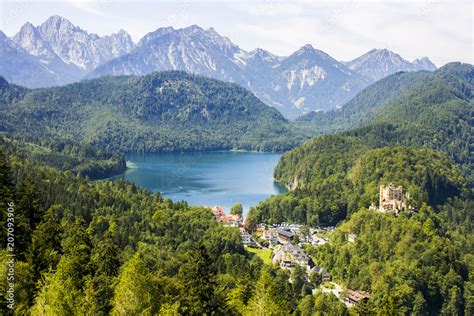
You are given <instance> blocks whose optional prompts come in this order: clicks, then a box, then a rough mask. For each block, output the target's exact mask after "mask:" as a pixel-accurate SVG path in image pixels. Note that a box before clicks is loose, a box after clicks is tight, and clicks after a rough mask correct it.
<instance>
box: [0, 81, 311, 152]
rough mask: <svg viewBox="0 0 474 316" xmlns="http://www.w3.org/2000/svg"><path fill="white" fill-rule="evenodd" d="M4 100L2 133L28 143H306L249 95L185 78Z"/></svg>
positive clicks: (90, 84) (211, 146)
mask: <svg viewBox="0 0 474 316" xmlns="http://www.w3.org/2000/svg"><path fill="white" fill-rule="evenodd" d="M1 91H4V93H5V94H8V95H11V94H12V93H13V92H12V91H15V89H14V86H11V85H10V86H8V87H7V88H4V89H2V90H1ZM2 99H7V100H10V101H11V102H10V103H9V104H8V105H7V106H3V107H2V108H1V109H0V113H1V118H0V126H1V127H2V131H4V132H6V133H8V134H9V135H10V136H12V137H14V138H21V139H24V140H28V139H37V138H56V137H62V138H65V139H68V140H71V141H74V142H77V143H86V144H90V145H93V146H97V147H99V148H102V149H105V150H111V151H117V150H118V151H125V152H132V151H133V152H138V151H147V152H151V151H177V150H184V151H186V150H218V149H248V150H268V151H278V150H285V149H288V148H291V147H292V146H294V145H296V144H298V143H299V142H300V141H301V140H302V138H301V137H300V136H299V135H297V134H296V133H295V132H294V131H293V129H292V128H291V125H290V123H289V122H288V121H287V120H286V119H284V118H283V116H281V114H280V113H279V112H278V111H277V110H275V109H273V108H271V107H269V106H266V105H265V104H263V103H262V102H261V101H260V100H258V99H257V98H256V97H255V96H254V95H252V94H251V93H250V92H248V91H247V90H245V89H244V88H241V87H239V86H237V85H235V84H230V83H224V82H220V81H217V80H214V79H208V78H204V77H200V76H195V75H190V74H186V73H183V72H164V73H154V74H151V75H148V76H144V77H135V76H121V77H105V78H100V79H95V80H89V81H82V82H79V83H74V84H70V85H67V86H62V87H54V88H43V89H36V90H27V91H24V93H23V94H21V95H20V94H18V97H16V98H13V99H12V97H8V98H7V97H6V96H2Z"/></svg>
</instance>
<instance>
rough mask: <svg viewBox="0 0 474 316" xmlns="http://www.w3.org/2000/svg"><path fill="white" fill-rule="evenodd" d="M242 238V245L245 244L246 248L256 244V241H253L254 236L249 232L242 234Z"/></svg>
mask: <svg viewBox="0 0 474 316" xmlns="http://www.w3.org/2000/svg"><path fill="white" fill-rule="evenodd" d="M240 237H241V238H242V244H244V246H248V245H253V244H255V240H253V238H252V235H250V234H249V233H247V232H243V233H241V234H240Z"/></svg>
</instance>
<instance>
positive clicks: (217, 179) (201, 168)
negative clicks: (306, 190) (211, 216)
mask: <svg viewBox="0 0 474 316" xmlns="http://www.w3.org/2000/svg"><path fill="white" fill-rule="evenodd" d="M280 156H281V154H277V153H260V152H238V151H213V152H187V153H147V154H129V155H127V156H126V157H125V159H126V160H127V167H128V169H127V171H126V172H125V173H124V174H123V175H120V176H118V177H115V178H122V179H125V180H127V181H130V182H134V183H136V184H137V185H139V186H142V187H145V188H147V189H148V190H150V191H152V192H157V191H159V192H161V193H162V194H163V195H164V196H165V197H169V198H171V199H172V200H173V201H181V200H185V201H187V202H188V204H189V205H200V206H214V205H219V206H222V207H223V208H224V210H225V211H226V212H228V211H229V209H230V207H231V206H232V205H233V204H234V203H237V202H240V203H242V205H243V207H244V213H246V211H247V210H248V209H249V208H250V207H251V206H256V205H257V204H258V203H259V202H260V201H263V200H265V199H266V198H268V197H269V196H270V195H272V194H280V193H284V192H286V189H285V187H284V186H282V185H280V184H279V183H278V182H275V181H274V180H273V170H274V169H275V166H276V164H277V162H278V159H279V158H280Z"/></svg>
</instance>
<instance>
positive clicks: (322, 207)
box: [256, 64, 474, 225]
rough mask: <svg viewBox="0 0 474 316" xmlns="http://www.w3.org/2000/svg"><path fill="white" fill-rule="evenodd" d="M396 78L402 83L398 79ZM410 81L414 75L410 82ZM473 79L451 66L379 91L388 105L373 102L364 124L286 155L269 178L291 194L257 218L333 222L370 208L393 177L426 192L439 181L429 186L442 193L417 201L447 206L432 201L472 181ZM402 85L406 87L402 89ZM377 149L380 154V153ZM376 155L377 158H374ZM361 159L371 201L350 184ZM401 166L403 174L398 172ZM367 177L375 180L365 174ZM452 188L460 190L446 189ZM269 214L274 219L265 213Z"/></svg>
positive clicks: (463, 68) (467, 69) (264, 207)
mask: <svg viewBox="0 0 474 316" xmlns="http://www.w3.org/2000/svg"><path fill="white" fill-rule="evenodd" d="M395 76H396V77H400V76H401V78H403V79H407V77H406V76H404V75H403V74H397V75H395ZM413 76H417V77H419V78H417V79H416V80H414V81H413V82H412V84H409V82H411V81H412V77H413ZM473 76H474V72H473V67H472V66H471V65H463V64H450V65H448V66H446V67H443V68H441V69H440V70H438V71H436V72H435V73H433V74H426V73H421V74H411V75H410V76H409V77H408V80H403V81H402V84H401V85H399V86H395V90H398V91H397V92H395V93H389V92H384V93H380V94H378V95H379V96H382V97H378V96H375V97H374V98H373V99H375V100H376V101H378V100H382V99H385V97H386V96H388V99H390V103H388V102H387V103H383V106H379V105H378V104H382V103H378V102H372V104H373V108H374V107H376V106H379V108H378V109H377V110H376V111H374V112H375V114H374V115H373V119H372V121H370V122H367V123H365V124H364V125H365V126H364V127H360V128H357V129H353V130H350V131H348V132H339V133H336V134H335V135H322V136H318V137H316V138H314V139H312V140H311V141H309V142H307V143H305V144H303V145H302V146H300V147H298V148H295V149H293V150H291V151H289V152H287V153H285V154H284V155H283V156H282V158H281V159H280V161H279V163H278V165H277V167H276V169H275V172H274V175H275V178H276V179H278V180H279V181H281V182H282V183H284V184H285V185H287V186H288V187H290V188H291V189H292V190H293V191H292V192H290V193H288V194H286V195H282V196H277V197H273V198H271V199H269V200H268V201H267V202H265V203H262V204H261V205H260V206H259V207H258V208H257V211H256V214H257V215H258V216H259V217H260V218H261V219H266V220H271V221H276V222H278V221H284V220H296V221H299V222H303V223H307V224H311V225H318V224H326V225H327V224H335V223H337V222H338V221H340V220H342V219H344V218H345V217H346V216H347V215H348V214H350V213H352V212H355V211H357V210H358V209H359V208H361V207H368V206H369V205H370V202H371V199H372V200H373V199H374V198H375V196H374V195H376V193H377V192H376V191H373V190H374V189H373V188H374V187H376V186H377V185H378V183H379V182H380V181H395V180H397V181H396V182H401V183H405V184H406V185H408V184H409V183H416V182H417V181H421V182H420V183H419V184H418V185H417V188H413V191H420V190H421V191H420V192H423V191H426V190H428V189H427V187H426V186H427V185H428V184H427V183H429V182H430V181H435V180H433V179H437V180H436V181H441V182H440V183H438V182H436V181H435V183H433V184H430V185H429V187H430V186H433V187H436V188H444V189H443V191H442V192H441V191H440V192H437V193H434V192H431V193H429V192H428V193H426V194H420V195H419V196H424V198H422V199H420V200H419V201H418V202H419V203H422V202H426V203H429V204H430V205H432V206H433V207H437V206H439V205H440V204H443V203H444V202H443V201H442V200H436V201H434V200H432V196H440V197H441V196H443V195H444V194H445V193H448V192H450V193H451V196H457V195H459V194H460V192H461V191H462V190H461V188H463V187H466V186H467V184H466V182H465V181H467V183H471V184H472V183H473V182H472V181H473V174H474V172H473V157H472V152H473V150H472V148H473V139H472V127H473V121H472V112H473V110H474V104H473V102H472V88H473V86H472V84H471V82H472V78H473ZM388 79H389V78H387V80H388ZM380 86H383V82H382V83H381V82H379V83H378V84H376V87H380ZM400 86H406V87H408V88H407V89H400ZM375 91H380V90H377V89H376V90H375ZM368 92H370V90H366V91H365V92H364V94H361V95H362V96H364V95H365V96H370V95H372V94H370V93H368ZM366 99H369V98H366ZM352 104H353V105H358V106H359V108H362V106H363V105H367V104H368V103H364V102H362V101H361V100H358V101H357V102H354V103H352ZM356 115H358V116H359V117H360V114H358V113H357V111H356V110H354V112H353V115H352V116H349V117H352V118H353V117H355V116H356ZM399 146H403V147H399ZM378 148H381V149H380V151H378V152H377V150H379V149H378ZM384 148H386V149H384ZM422 148H427V149H422ZM374 150H376V151H375V154H372V155H371V154H370V153H374ZM424 150H426V152H425V151H424ZM433 150H435V151H433ZM411 151H414V152H411ZM397 153H399V154H397ZM367 155H368V156H367ZM377 156H378V157H377ZM364 157H372V158H371V159H370V161H368V162H366V163H365V164H364V166H365V167H366V168H368V167H369V166H372V165H374V166H377V168H376V169H374V170H372V171H371V172H372V173H373V175H372V176H375V178H374V182H373V183H372V186H374V187H372V189H370V190H372V191H371V192H372V193H371V194H369V196H365V194H366V193H365V192H366V190H367V188H366V187H365V185H366V184H364V185H363V186H361V184H358V182H356V183H354V182H353V178H351V176H350V175H351V174H353V173H352V172H351V170H352V169H353V168H354V167H355V166H356V165H357V164H358V161H359V164H360V159H364ZM426 157H429V158H428V159H426ZM379 158H380V159H381V160H382V162H383V161H384V160H387V162H388V161H390V160H391V159H394V161H392V162H391V163H390V164H385V165H380V163H382V162H380V161H378V160H377V159H379ZM437 161H439V162H437ZM417 165H418V166H417ZM443 166H451V167H450V168H453V170H457V171H456V173H457V174H458V176H456V177H455V178H456V179H458V180H459V179H461V178H460V177H466V178H467V180H459V181H458V180H456V181H454V184H453V183H451V184H449V183H448V182H449V181H448V179H449V178H450V176H448V175H451V174H452V172H451V171H449V172H442V170H443ZM384 168H385V169H384ZM398 168H402V169H400V170H399V171H397V170H398ZM402 170H404V171H403V172H402ZM422 170H424V171H422ZM420 172H421V173H420ZM386 173H388V175H386ZM437 173H439V174H438V175H437V176H435V174H437ZM394 174H395V175H396V176H395V175H394ZM462 174H463V176H461V175H462ZM433 177H434V178H433ZM438 178H439V179H438ZM364 179H365V180H368V179H372V177H371V176H370V173H368V174H367V175H365V176H364ZM426 179H431V180H429V181H428V180H426ZM446 181H448V182H446ZM452 187H454V188H457V191H456V190H453V189H448V188H452ZM370 190H369V191H370ZM428 191H429V190H428ZM364 196H365V197H364ZM270 210H271V212H272V214H269V213H268V212H269V211H270Z"/></svg>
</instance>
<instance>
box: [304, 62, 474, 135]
mask: <svg viewBox="0 0 474 316" xmlns="http://www.w3.org/2000/svg"><path fill="white" fill-rule="evenodd" d="M473 71H474V70H473V67H472V65H469V64H461V63H449V64H446V65H445V66H443V67H441V68H439V69H438V70H436V71H434V72H428V71H418V72H398V73H395V74H393V75H390V76H388V77H386V78H384V79H382V80H379V81H377V82H376V83H374V84H372V85H370V86H368V87H367V88H365V89H364V90H362V91H361V92H360V93H359V94H358V95H357V96H355V97H354V98H353V99H352V100H351V101H349V102H347V103H346V104H345V105H344V106H343V107H342V108H341V109H339V110H335V111H331V112H326V113H322V112H310V113H308V114H306V115H304V116H301V117H300V118H298V119H297V120H296V122H297V123H298V125H299V126H302V127H304V128H305V129H308V130H310V131H311V132H313V133H332V132H337V131H345V130H348V129H350V128H357V127H361V126H364V125H367V124H371V123H372V120H373V119H374V118H377V117H378V116H380V115H381V116H385V114H386V113H385V112H386V110H388V109H391V108H393V109H394V111H396V112H397V113H398V112H400V111H401V110H404V109H403V106H408V107H410V106H411V102H414V101H422V100H421V99H420V96H424V95H425V96H428V97H429V98H430V100H427V102H425V104H428V105H430V106H431V105H436V104H440V103H443V102H447V101H449V100H452V99H459V100H464V101H469V100H471V98H472V95H471V93H472V85H473V81H472V80H473V79H472V78H473V77H474V75H473ZM394 119H395V120H397V118H396V117H395V118H394Z"/></svg>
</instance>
